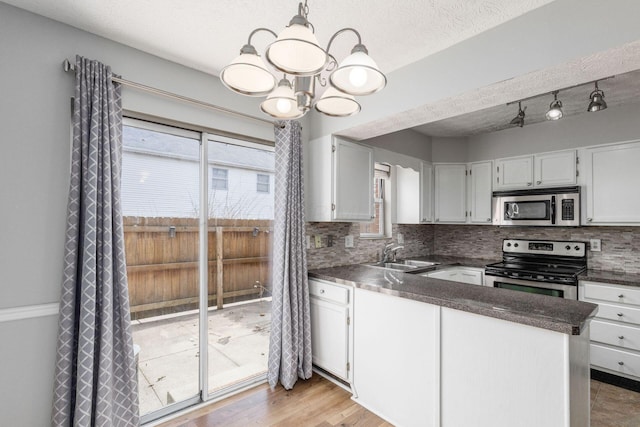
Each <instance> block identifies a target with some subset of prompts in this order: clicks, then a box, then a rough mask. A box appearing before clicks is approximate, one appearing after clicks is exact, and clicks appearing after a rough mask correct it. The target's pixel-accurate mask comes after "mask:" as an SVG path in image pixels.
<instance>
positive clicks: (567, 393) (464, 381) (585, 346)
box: [352, 288, 589, 427]
mask: <svg viewBox="0 0 640 427" xmlns="http://www.w3.org/2000/svg"><path fill="white" fill-rule="evenodd" d="M354 292H355V298H354V331H353V333H354V347H353V350H354V359H353V383H352V389H353V391H354V397H353V398H354V400H355V401H356V402H358V403H359V404H361V405H362V406H364V407H365V408H367V409H369V410H370V411H372V412H374V413H375V414H377V415H379V416H381V417H382V418H384V419H385V420H387V421H388V422H390V423H392V424H394V425H397V426H403V427H413V426H415V427H418V426H419V427H429V426H439V427H459V426H491V427H513V426H519V427H540V426H554V427H584V426H588V425H589V375H588V374H589V369H588V368H589V339H588V336H589V327H588V326H586V327H585V328H584V330H583V333H582V334H581V335H567V334H562V333H559V332H554V331H550V330H547V329H541V328H536V327H533V326H528V325H523V324H519V323H514V322H509V321H505V320H500V319H495V318H492V317H486V316H481V315H478V314H473V313H468V312H464V311H460V310H454V309H450V308H446V307H440V306H437V305H432V304H427V303H423V302H418V301H414V300H411V299H406V298H400V297H396V296H391V295H387V294H383V293H380V292H372V291H368V290H364V289H361V288H356V289H354Z"/></svg>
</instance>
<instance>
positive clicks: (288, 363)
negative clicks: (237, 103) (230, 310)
mask: <svg viewBox="0 0 640 427" xmlns="http://www.w3.org/2000/svg"><path fill="white" fill-rule="evenodd" d="M301 130H302V128H301V126H300V123H299V122H297V121H286V122H282V123H281V124H278V125H276V126H275V144H276V146H275V153H276V174H275V202H274V203H275V218H274V224H273V232H274V235H273V273H272V274H273V281H272V283H273V298H272V303H271V336H270V341H269V367H268V373H267V378H268V380H269V385H270V386H271V387H272V388H274V387H275V386H276V385H277V383H278V381H280V383H281V384H282V386H283V387H284V388H285V389H291V388H293V386H294V385H295V383H296V381H297V380H298V378H302V379H308V378H311V324H310V323H311V315H310V312H309V284H308V279H307V254H306V246H305V222H304V188H303V186H304V181H303V174H302V142H301V137H300V135H301Z"/></svg>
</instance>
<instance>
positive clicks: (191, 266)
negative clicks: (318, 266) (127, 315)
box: [124, 217, 273, 319]
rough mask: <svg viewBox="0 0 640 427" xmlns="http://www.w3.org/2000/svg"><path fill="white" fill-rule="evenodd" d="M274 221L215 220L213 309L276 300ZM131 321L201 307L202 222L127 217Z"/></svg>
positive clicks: (211, 245) (211, 279) (210, 262)
mask: <svg viewBox="0 0 640 427" xmlns="http://www.w3.org/2000/svg"><path fill="white" fill-rule="evenodd" d="M272 230H273V229H272V221H268V220H234V219H210V220H209V225H208V251H207V252H208V253H207V259H208V284H207V288H208V295H209V302H208V305H209V306H217V307H218V308H222V307H223V305H224V304H225V303H227V304H228V303H231V302H238V301H244V300H249V299H255V298H259V297H262V296H264V297H266V296H271V263H270V258H271V256H270V254H271V236H272ZM124 240H125V252H126V259H127V276H128V281H129V300H130V305H131V317H132V319H140V318H144V317H150V316H156V315H159V314H168V313H175V312H179V311H184V310H189V309H194V308H197V306H198V294H199V292H198V288H199V286H198V251H199V234H198V219H197V218H147V217H125V218H124Z"/></svg>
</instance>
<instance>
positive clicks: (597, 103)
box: [587, 81, 607, 112]
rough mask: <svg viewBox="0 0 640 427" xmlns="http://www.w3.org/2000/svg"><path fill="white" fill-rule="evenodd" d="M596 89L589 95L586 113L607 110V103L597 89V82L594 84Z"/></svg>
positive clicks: (602, 93) (601, 92)
mask: <svg viewBox="0 0 640 427" xmlns="http://www.w3.org/2000/svg"><path fill="white" fill-rule="evenodd" d="M595 85H596V89H595V90H594V91H593V92H591V95H589V101H590V102H589V106H588V107H587V111H589V112H592V111H600V110H604V109H606V108H607V103H606V102H605V100H604V92H603V91H601V90H600V89H598V82H597V81H596V82H595Z"/></svg>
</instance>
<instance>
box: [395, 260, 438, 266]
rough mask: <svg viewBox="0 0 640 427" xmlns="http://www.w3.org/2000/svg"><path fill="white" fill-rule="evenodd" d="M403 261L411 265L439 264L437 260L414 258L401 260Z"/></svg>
mask: <svg viewBox="0 0 640 427" xmlns="http://www.w3.org/2000/svg"><path fill="white" fill-rule="evenodd" d="M403 263H404V264H405V265H412V266H415V267H431V266H434V265H439V264H440V263H439V262H432V261H419V260H416V259H406V260H404V261H403Z"/></svg>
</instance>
